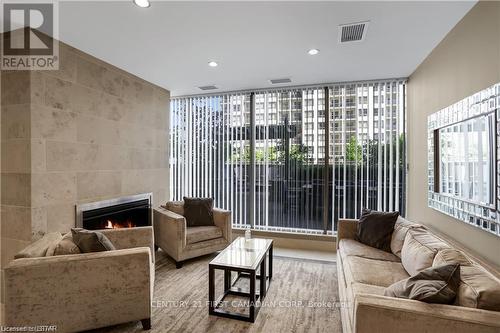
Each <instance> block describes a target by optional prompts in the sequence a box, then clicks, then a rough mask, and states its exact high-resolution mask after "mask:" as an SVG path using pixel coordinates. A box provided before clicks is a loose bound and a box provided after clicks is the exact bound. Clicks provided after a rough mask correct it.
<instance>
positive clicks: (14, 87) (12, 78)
mask: <svg viewBox="0 0 500 333" xmlns="http://www.w3.org/2000/svg"><path fill="white" fill-rule="evenodd" d="M1 80H2V91H1V95H2V98H1V104H2V105H13V104H26V103H30V74H29V71H12V72H8V73H2V77H1Z"/></svg>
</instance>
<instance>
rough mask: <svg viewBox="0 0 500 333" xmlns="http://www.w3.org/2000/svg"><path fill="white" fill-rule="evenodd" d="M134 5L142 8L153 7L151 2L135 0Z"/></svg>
mask: <svg viewBox="0 0 500 333" xmlns="http://www.w3.org/2000/svg"><path fill="white" fill-rule="evenodd" d="M134 3H135V4H136V5H137V6H139V7H141V8H148V7H149V6H151V4H150V3H149V0H134Z"/></svg>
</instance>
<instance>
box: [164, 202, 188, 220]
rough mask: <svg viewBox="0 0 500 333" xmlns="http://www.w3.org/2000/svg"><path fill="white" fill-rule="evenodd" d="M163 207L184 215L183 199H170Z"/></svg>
mask: <svg viewBox="0 0 500 333" xmlns="http://www.w3.org/2000/svg"><path fill="white" fill-rule="evenodd" d="M162 207H163V208H165V209H167V210H169V211H171V212H174V213H176V214H179V215H181V216H184V202H182V201H169V202H167V203H166V204H165V206H162Z"/></svg>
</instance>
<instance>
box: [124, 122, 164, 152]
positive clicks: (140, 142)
mask: <svg viewBox="0 0 500 333" xmlns="http://www.w3.org/2000/svg"><path fill="white" fill-rule="evenodd" d="M120 136H121V138H122V145H125V146H128V147H137V148H152V147H153V144H154V142H155V140H156V138H155V136H156V133H155V131H154V130H151V128H150V127H145V126H142V125H137V124H131V123H128V122H120Z"/></svg>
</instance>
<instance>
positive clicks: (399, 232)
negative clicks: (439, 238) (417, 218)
mask: <svg viewBox="0 0 500 333" xmlns="http://www.w3.org/2000/svg"><path fill="white" fill-rule="evenodd" d="M412 228H425V227H424V226H423V225H421V224H416V223H413V222H410V221H408V220H406V219H405V218H403V217H401V216H398V219H397V220H396V223H395V224H394V231H393V232H392V236H391V252H392V253H394V254H395V255H397V256H398V257H399V258H401V249H402V248H403V243H404V241H405V237H406V233H407V232H408V230H410V229H412Z"/></svg>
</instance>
